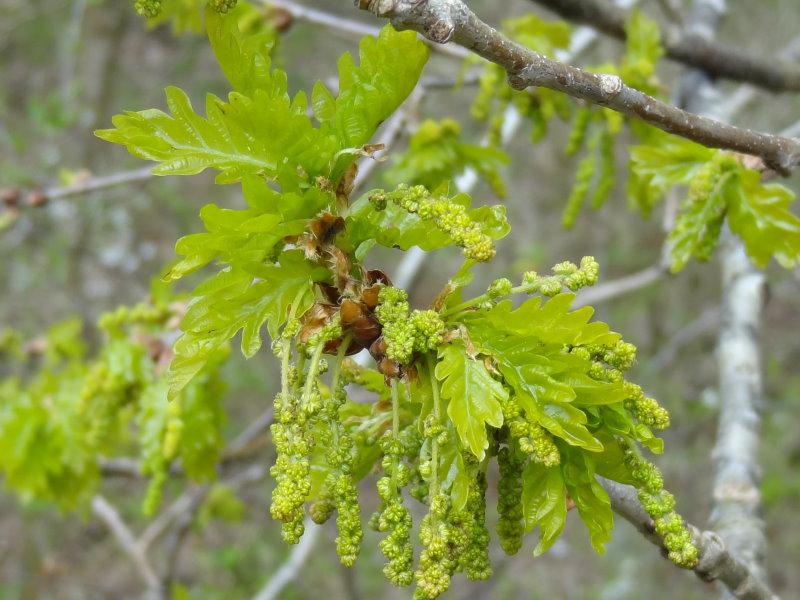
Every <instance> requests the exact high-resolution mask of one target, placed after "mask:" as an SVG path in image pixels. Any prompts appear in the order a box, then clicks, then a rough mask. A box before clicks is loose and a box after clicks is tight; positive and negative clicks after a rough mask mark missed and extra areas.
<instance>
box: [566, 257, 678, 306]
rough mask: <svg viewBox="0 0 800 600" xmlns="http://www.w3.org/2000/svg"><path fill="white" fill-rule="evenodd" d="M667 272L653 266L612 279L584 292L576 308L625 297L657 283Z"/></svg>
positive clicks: (576, 303) (580, 295) (578, 298)
mask: <svg viewBox="0 0 800 600" xmlns="http://www.w3.org/2000/svg"><path fill="white" fill-rule="evenodd" d="M666 272H667V270H666V268H665V267H663V266H662V265H653V266H651V267H647V268H645V269H642V270H641V271H639V272H637V273H633V274H631V275H625V276H624V277H620V278H619V279H612V280H611V281H608V282H606V283H601V284H600V285H597V286H595V287H592V288H587V289H585V290H583V291H582V292H581V293H580V294H578V297H577V298H576V299H575V307H576V308H577V307H579V306H586V305H587V304H597V303H599V302H605V301H606V300H611V299H612V298H617V297H618V296H623V295H625V294H628V293H630V292H633V291H636V290H638V289H641V288H643V287H646V286H648V285H650V284H651V283H655V282H656V281H658V280H659V279H661V277H662V276H663V275H664V274H665V273H666Z"/></svg>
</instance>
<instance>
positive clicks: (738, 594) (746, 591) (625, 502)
mask: <svg viewBox="0 0 800 600" xmlns="http://www.w3.org/2000/svg"><path fill="white" fill-rule="evenodd" d="M598 479H599V480H600V483H601V484H602V486H603V488H604V489H605V490H606V492H607V493H608V495H609V497H610V498H611V508H612V509H613V510H614V512H616V513H617V514H618V515H619V516H621V517H622V518H623V519H625V520H626V521H628V522H629V523H630V524H631V525H633V526H634V527H635V528H636V529H637V530H638V531H639V532H640V533H641V534H642V535H643V536H644V537H645V538H647V540H648V541H650V542H651V543H652V544H654V545H656V546H658V547H659V548H660V549H661V551H662V553H663V552H665V549H664V546H663V544H662V542H661V538H660V537H659V536H658V535H657V534H656V532H655V526H654V525H653V520H652V519H651V518H650V516H649V515H648V514H647V512H645V510H644V508H643V507H642V504H641V502H639V497H638V493H637V491H636V490H635V489H634V488H633V487H632V486H629V485H623V484H621V483H617V482H616V481H611V480H610V479H605V478H603V477H599V478H598ZM688 527H689V530H690V531H691V532H692V535H693V537H694V542H695V544H696V545H697V550H698V559H699V560H698V563H697V566H696V567H695V568H694V569H693V571H694V572H695V574H696V575H697V576H698V577H700V579H702V580H703V581H715V580H716V581H720V582H721V583H722V584H724V585H725V587H726V588H727V589H728V590H729V591H730V594H731V595H732V596H733V597H735V598H742V599H746V600H777V596H776V595H775V594H773V593H772V591H771V590H770V589H769V587H768V586H767V585H766V584H765V583H764V582H763V581H762V580H761V578H760V577H759V575H758V573H756V572H754V571H753V570H752V569H751V568H750V567H749V565H747V564H746V563H744V562H742V561H740V560H737V558H736V557H735V556H734V555H733V554H732V553H731V552H730V551H729V550H728V549H727V548H726V547H725V542H724V541H723V540H722V538H721V537H720V536H719V535H718V534H717V533H715V532H713V531H701V530H700V529H698V528H697V527H695V526H693V525H691V524H689V525H688Z"/></svg>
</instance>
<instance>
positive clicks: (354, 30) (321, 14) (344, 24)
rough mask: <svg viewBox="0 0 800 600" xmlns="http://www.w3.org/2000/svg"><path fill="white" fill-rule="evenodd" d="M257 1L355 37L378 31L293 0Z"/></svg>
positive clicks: (456, 54)
mask: <svg viewBox="0 0 800 600" xmlns="http://www.w3.org/2000/svg"><path fill="white" fill-rule="evenodd" d="M258 2H260V3H261V4H264V5H267V6H275V7H278V8H281V9H283V10H285V11H286V12H288V13H289V14H290V15H291V16H292V17H293V18H295V19H297V20H299V21H305V22H307V23H311V24H314V25H322V26H323V27H327V28H329V29H333V30H335V31H339V32H342V33H348V34H351V35H353V36H355V37H362V36H365V35H372V36H377V35H378V33H379V30H378V29H377V28H375V27H372V26H370V25H367V24H366V23H362V22H360V21H356V20H353V19H348V18H346V17H342V16H340V15H336V14H333V13H330V12H327V11H324V10H319V9H316V8H311V7H309V6H305V5H304V4H300V3H299V2H294V1H293V0H258ZM431 47H432V49H433V50H434V51H436V52H438V53H440V54H443V55H445V56H451V57H453V58H458V59H463V58H466V56H467V55H468V54H469V53H468V52H466V51H465V50H463V49H462V48H457V47H454V46H440V45H438V44H433V45H432V46H431Z"/></svg>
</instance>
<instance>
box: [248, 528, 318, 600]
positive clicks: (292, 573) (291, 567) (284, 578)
mask: <svg viewBox="0 0 800 600" xmlns="http://www.w3.org/2000/svg"><path fill="white" fill-rule="evenodd" d="M305 528H306V532H305V534H304V535H303V537H301V538H300V542H298V544H297V545H296V546H295V547H294V548H292V551H291V552H290V553H289V557H288V558H287V559H286V562H284V563H283V564H282V565H281V567H280V568H279V569H278V570H277V571H275V573H274V574H273V575H272V577H270V578H269V579H268V580H267V583H266V584H265V585H264V587H263V588H261V590H260V591H259V592H258V593H257V594H256V595H255V596H254V597H253V600H275V599H276V598H278V597H279V596H280V593H281V592H282V591H283V589H284V588H285V587H286V586H287V585H289V584H290V583H291V582H292V581H294V580H295V579H296V578H297V576H298V574H299V573H300V569H302V568H303V565H304V564H305V562H306V560H308V557H309V556H310V554H311V551H312V550H313V549H314V545H315V544H316V543H317V537H318V536H319V533H320V531H321V530H322V527H320V526H319V525H317V524H316V523H314V521H312V520H311V518H310V517H307V518H306V520H305Z"/></svg>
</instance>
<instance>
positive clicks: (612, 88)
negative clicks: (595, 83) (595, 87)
mask: <svg viewBox="0 0 800 600" xmlns="http://www.w3.org/2000/svg"><path fill="white" fill-rule="evenodd" d="M598 79H599V80H600V90H601V91H602V92H603V94H605V95H606V96H607V97H608V98H613V97H614V96H616V95H617V94H619V93H620V92H621V91H622V79H620V77H619V76H617V75H609V74H607V73H604V74H601V75H598Z"/></svg>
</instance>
